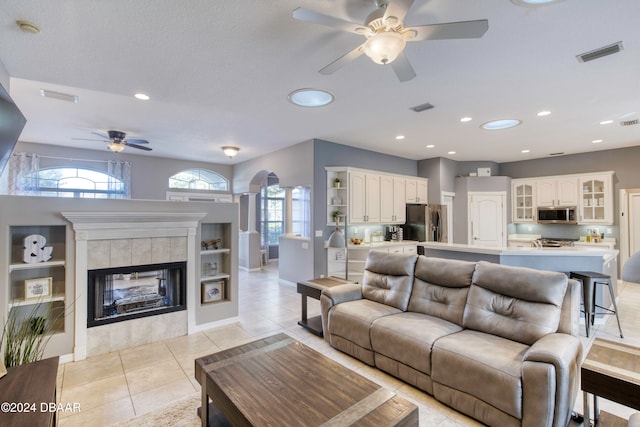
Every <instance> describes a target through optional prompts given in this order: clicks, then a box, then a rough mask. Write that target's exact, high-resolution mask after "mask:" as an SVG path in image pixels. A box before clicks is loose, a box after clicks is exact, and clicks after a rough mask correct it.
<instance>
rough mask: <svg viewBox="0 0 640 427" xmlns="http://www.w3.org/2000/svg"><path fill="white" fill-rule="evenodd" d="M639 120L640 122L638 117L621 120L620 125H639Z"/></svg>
mask: <svg viewBox="0 0 640 427" xmlns="http://www.w3.org/2000/svg"><path fill="white" fill-rule="evenodd" d="M638 122H640V120H638V119H635V120H626V121H624V122H620V126H633V125H637V124H638Z"/></svg>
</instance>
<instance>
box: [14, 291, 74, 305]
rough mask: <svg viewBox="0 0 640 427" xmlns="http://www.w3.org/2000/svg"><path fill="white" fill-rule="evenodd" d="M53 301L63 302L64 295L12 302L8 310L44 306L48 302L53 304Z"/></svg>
mask: <svg viewBox="0 0 640 427" xmlns="http://www.w3.org/2000/svg"><path fill="white" fill-rule="evenodd" d="M55 301H64V294H56V295H53V296H51V297H44V298H38V299H34V300H23V299H19V300H14V301H13V302H10V303H9V308H12V307H23V306H28V305H37V304H45V303H48V302H55Z"/></svg>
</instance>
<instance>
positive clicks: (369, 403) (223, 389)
mask: <svg viewBox="0 0 640 427" xmlns="http://www.w3.org/2000/svg"><path fill="white" fill-rule="evenodd" d="M195 377H196V379H197V380H198V382H199V383H200V385H201V386H202V407H201V414H200V415H201V419H202V425H203V426H207V425H208V424H207V420H212V421H213V422H211V424H212V425H213V424H214V423H215V425H233V426H296V427H298V426H327V427H329V426H336V427H338V426H346V425H352V424H356V423H357V424H358V425H359V426H360V425H361V426H372V427H373V426H376V427H377V426H381V425H385V426H418V407H417V406H416V405H414V404H413V403H411V402H409V401H407V400H405V399H403V398H401V397H399V396H396V395H395V393H394V392H392V391H390V390H386V389H384V388H382V387H381V386H379V385H378V384H375V383H374V382H372V381H369V380H368V379H366V378H364V377H362V376H360V375H358V374H356V373H355V372H353V371H351V370H350V369H347V368H345V367H344V366H342V365H340V364H339V363H337V362H335V361H333V360H331V359H329V358H327V357H325V356H324V355H322V354H320V353H318V352H317V351H315V350H313V349H311V348H309V347H307V346H306V345H304V344H302V343H300V342H298V341H296V340H294V339H293V338H291V337H289V336H288V335H285V334H278V335H274V336H271V337H268V338H265V339H261V340H258V341H254V342H251V343H249V344H245V345H241V346H239V347H234V348H231V349H229V350H225V351H221V352H219V353H214V354H211V355H209V356H205V357H201V358H199V359H196V361H195ZM209 399H211V400H212V403H209Z"/></svg>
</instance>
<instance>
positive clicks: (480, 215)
mask: <svg viewBox="0 0 640 427" xmlns="http://www.w3.org/2000/svg"><path fill="white" fill-rule="evenodd" d="M506 198H507V195H506V193H505V192H470V193H469V227H468V229H469V239H468V241H469V244H470V245H473V246H495V247H505V246H506V245H507V241H506V235H507V233H506V231H507V222H506V217H507V211H506V204H505V202H506Z"/></svg>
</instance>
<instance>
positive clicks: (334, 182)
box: [333, 177, 341, 188]
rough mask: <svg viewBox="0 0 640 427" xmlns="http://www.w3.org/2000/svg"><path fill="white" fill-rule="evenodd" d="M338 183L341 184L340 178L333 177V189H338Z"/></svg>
mask: <svg viewBox="0 0 640 427" xmlns="http://www.w3.org/2000/svg"><path fill="white" fill-rule="evenodd" d="M340 182H341V181H340V178H338V177H335V178H334V179H333V186H334V187H336V188H340Z"/></svg>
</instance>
